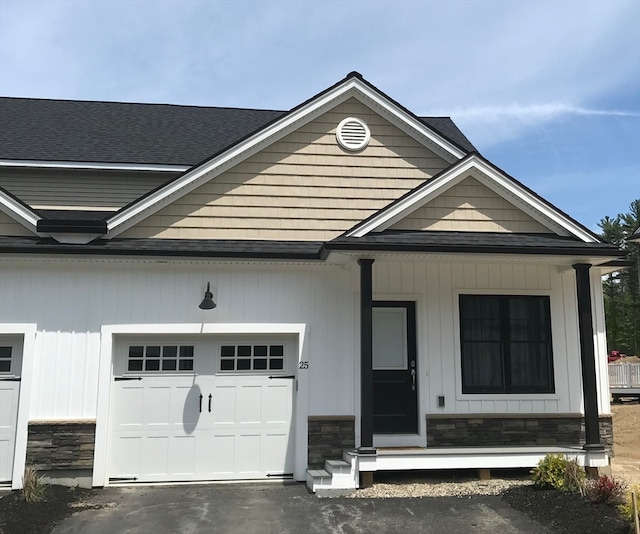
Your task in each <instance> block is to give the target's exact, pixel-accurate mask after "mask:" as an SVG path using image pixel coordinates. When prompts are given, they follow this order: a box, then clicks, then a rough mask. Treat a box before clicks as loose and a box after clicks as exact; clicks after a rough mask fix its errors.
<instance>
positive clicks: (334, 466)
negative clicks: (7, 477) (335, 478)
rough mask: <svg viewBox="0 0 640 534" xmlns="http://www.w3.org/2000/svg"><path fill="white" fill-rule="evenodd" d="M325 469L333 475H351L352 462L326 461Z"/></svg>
mask: <svg viewBox="0 0 640 534" xmlns="http://www.w3.org/2000/svg"><path fill="white" fill-rule="evenodd" d="M324 468H325V469H326V470H327V471H328V472H329V473H331V474H340V475H350V474H351V462H345V461H344V460H325V462H324Z"/></svg>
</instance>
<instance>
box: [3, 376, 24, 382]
mask: <svg viewBox="0 0 640 534" xmlns="http://www.w3.org/2000/svg"><path fill="white" fill-rule="evenodd" d="M0 382H20V377H19V376H12V377H7V378H5V377H0Z"/></svg>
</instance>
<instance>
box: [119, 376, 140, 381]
mask: <svg viewBox="0 0 640 534" xmlns="http://www.w3.org/2000/svg"><path fill="white" fill-rule="evenodd" d="M114 380H115V381H116V382H120V381H121V380H142V377H141V376H116V377H115V378H114Z"/></svg>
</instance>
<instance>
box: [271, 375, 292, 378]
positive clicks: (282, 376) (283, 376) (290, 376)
mask: <svg viewBox="0 0 640 534" xmlns="http://www.w3.org/2000/svg"><path fill="white" fill-rule="evenodd" d="M295 377H296V375H279V376H278V375H274V376H270V377H269V378H295Z"/></svg>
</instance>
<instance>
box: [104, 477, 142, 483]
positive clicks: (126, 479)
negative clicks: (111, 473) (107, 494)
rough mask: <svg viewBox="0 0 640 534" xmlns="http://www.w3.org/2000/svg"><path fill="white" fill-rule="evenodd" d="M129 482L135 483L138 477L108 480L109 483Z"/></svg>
mask: <svg viewBox="0 0 640 534" xmlns="http://www.w3.org/2000/svg"><path fill="white" fill-rule="evenodd" d="M130 480H133V481H134V482H135V481H136V480H138V477H116V478H110V479H109V482H128V481H130Z"/></svg>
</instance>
